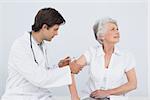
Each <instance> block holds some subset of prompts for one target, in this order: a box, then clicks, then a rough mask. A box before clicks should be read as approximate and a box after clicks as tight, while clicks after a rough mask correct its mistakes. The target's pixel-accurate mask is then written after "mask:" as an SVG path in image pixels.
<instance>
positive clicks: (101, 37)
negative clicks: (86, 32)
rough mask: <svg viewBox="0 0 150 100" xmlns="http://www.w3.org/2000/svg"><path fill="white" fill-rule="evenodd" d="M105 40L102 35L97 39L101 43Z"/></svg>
mask: <svg viewBox="0 0 150 100" xmlns="http://www.w3.org/2000/svg"><path fill="white" fill-rule="evenodd" d="M104 39H105V38H104V35H101V36H98V37H97V40H100V41H104Z"/></svg>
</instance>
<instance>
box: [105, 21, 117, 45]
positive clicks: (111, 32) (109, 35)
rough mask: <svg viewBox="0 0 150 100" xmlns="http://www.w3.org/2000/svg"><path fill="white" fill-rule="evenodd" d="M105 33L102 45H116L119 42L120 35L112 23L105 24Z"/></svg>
mask: <svg viewBox="0 0 150 100" xmlns="http://www.w3.org/2000/svg"><path fill="white" fill-rule="evenodd" d="M104 27H105V30H106V31H105V33H104V36H103V43H114V44H115V43H117V42H119V38H120V34H119V31H118V27H117V26H116V25H115V24H113V23H107V24H105V26H104Z"/></svg>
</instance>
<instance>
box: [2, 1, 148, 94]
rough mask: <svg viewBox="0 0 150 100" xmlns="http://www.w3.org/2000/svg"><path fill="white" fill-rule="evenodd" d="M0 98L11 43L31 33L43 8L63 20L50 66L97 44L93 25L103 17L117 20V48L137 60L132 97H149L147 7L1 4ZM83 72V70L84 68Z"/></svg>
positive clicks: (81, 76) (53, 44)
mask: <svg viewBox="0 0 150 100" xmlns="http://www.w3.org/2000/svg"><path fill="white" fill-rule="evenodd" d="M0 7H1V8H2V11H0V17H2V18H0V19H1V20H0V23H1V25H2V26H1V27H0V30H1V31H0V38H1V39H0V41H1V45H0V50H1V56H0V83H1V85H0V86H1V87H0V95H2V93H3V92H4V87H5V81H6V77H7V60H8V55H9V50H10V47H11V45H12V42H13V41H14V40H15V39H16V38H17V37H18V36H20V35H22V34H23V33H24V31H30V26H31V25H32V24H33V20H34V16H35V14H36V13H37V11H38V10H39V9H41V8H43V7H54V8H56V9H57V10H58V11H60V13H62V15H63V16H64V17H65V19H66V24H65V25H64V26H62V27H60V28H61V29H60V34H59V35H58V36H57V37H56V38H55V39H54V40H53V41H52V42H51V43H50V47H49V57H50V58H49V63H50V64H55V63H57V61H58V60H59V59H60V58H62V57H64V56H66V55H70V56H75V57H77V56H79V55H80V54H82V53H83V52H84V51H85V50H86V49H87V48H88V47H89V46H93V45H95V44H97V42H96V41H95V39H94V35H93V31H92V25H93V24H94V22H95V21H96V20H97V19H99V18H102V17H107V16H108V17H112V18H115V19H116V20H117V21H118V24H119V29H120V33H121V41H120V43H119V44H118V46H119V47H121V48H125V49H128V50H130V51H131V52H133V54H134V55H135V58H136V61H137V66H136V69H137V77H138V89H137V90H136V91H133V92H131V94H130V95H132V96H147V95H148V51H147V50H148V47H147V45H148V40H147V37H148V32H147V4H146V3H145V2H144V1H143V2H142V0H141V2H129V1H128V2H123V3H121V2H92V0H91V2H79V1H78V2H55V3H54V2H53V3H52V2H23V3H21V2H7V3H6V2H5V3H4V2H3V3H0ZM85 70H86V69H85ZM85 70H83V72H81V73H80V74H79V75H78V76H77V77H76V78H77V83H78V89H80V88H82V86H83V83H84V81H83V80H85V79H86V78H87V77H86V76H87V74H86V71H85ZM67 89H68V88H67V87H61V88H55V89H53V90H54V94H56V95H69V93H68V90H67Z"/></svg>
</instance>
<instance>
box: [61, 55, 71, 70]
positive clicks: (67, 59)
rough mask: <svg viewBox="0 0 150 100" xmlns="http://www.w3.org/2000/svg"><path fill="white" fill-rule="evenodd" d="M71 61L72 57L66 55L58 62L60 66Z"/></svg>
mask: <svg viewBox="0 0 150 100" xmlns="http://www.w3.org/2000/svg"><path fill="white" fill-rule="evenodd" d="M70 61H71V58H70V57H66V58H65V59H62V60H60V61H59V63H58V66H59V68H61V67H64V66H67V65H69V62H70Z"/></svg>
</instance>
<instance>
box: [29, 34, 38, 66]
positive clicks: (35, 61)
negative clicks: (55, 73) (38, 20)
mask: <svg viewBox="0 0 150 100" xmlns="http://www.w3.org/2000/svg"><path fill="white" fill-rule="evenodd" d="M31 35H32V33H31V32H30V47H31V51H32V54H33V58H34V61H35V63H37V64H38V62H37V60H36V57H35V53H34V50H33V47H32V38H31Z"/></svg>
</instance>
